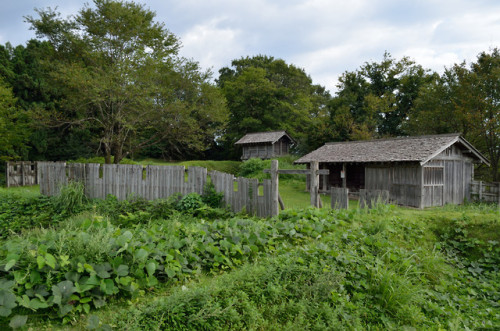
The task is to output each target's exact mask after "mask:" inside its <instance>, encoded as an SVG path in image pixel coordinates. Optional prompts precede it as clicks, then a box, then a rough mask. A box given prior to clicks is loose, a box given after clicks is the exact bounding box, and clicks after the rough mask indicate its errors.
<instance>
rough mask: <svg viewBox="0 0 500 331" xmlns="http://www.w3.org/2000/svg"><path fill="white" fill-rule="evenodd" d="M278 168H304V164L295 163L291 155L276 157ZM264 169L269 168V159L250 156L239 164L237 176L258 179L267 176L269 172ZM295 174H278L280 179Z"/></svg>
mask: <svg viewBox="0 0 500 331" xmlns="http://www.w3.org/2000/svg"><path fill="white" fill-rule="evenodd" d="M277 160H278V164H279V168H280V169H304V168H305V166H304V165H295V164H294V163H293V162H294V161H295V160H296V158H295V157H293V156H284V157H280V158H278V159H277ZM264 169H271V160H261V159H259V158H251V159H248V160H246V161H244V162H243V163H241V165H240V170H239V172H238V176H241V177H249V178H258V179H260V180H262V179H265V178H269V174H264ZM293 178H297V176H296V175H280V179H293ZM304 178H305V177H304Z"/></svg>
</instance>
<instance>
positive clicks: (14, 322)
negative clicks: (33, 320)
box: [9, 315, 28, 329]
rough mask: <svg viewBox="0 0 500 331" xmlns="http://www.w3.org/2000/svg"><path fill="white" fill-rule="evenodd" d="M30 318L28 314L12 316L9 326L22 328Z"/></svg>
mask: <svg viewBox="0 0 500 331" xmlns="http://www.w3.org/2000/svg"><path fill="white" fill-rule="evenodd" d="M27 320H28V316H26V315H16V316H14V317H12V319H11V320H10V322H9V326H10V327H11V328H13V329H19V328H22V327H23V326H24V325H25V324H26V321H27Z"/></svg>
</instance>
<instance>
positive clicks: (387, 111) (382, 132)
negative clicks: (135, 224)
mask: <svg viewBox="0 0 500 331" xmlns="http://www.w3.org/2000/svg"><path fill="white" fill-rule="evenodd" d="M432 77H433V75H432V74H430V73H429V72H428V71H426V70H424V69H423V68H422V67H421V66H420V65H417V64H415V62H413V61H411V60H410V59H409V58H407V57H403V58H402V59H401V60H399V61H397V60H395V59H393V58H392V57H391V55H390V54H389V53H385V54H384V58H383V60H382V61H381V62H380V63H377V62H371V63H368V62H367V63H365V64H364V65H363V66H361V68H360V69H358V70H356V71H354V72H345V73H344V74H342V75H341V77H340V78H339V84H338V85H337V87H338V92H337V95H336V96H335V98H334V99H333V100H332V101H331V102H330V104H329V105H328V108H329V114H330V116H329V126H328V127H329V128H330V130H329V131H330V134H331V139H332V140H339V141H342V140H359V139H369V138H372V137H375V136H400V135H405V134H407V132H406V131H405V126H404V123H405V121H406V120H407V117H408V115H409V114H410V113H411V111H412V109H413V104H414V101H415V99H416V98H417V97H418V92H419V90H420V88H421V87H422V86H425V85H426V84H428V83H429V81H430V80H431V79H432Z"/></svg>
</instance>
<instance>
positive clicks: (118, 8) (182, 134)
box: [27, 0, 227, 163]
mask: <svg viewBox="0 0 500 331" xmlns="http://www.w3.org/2000/svg"><path fill="white" fill-rule="evenodd" d="M93 5H94V6H93V7H90V6H89V5H86V6H85V7H84V8H82V9H81V10H80V11H79V12H78V14H77V15H76V16H74V17H69V18H67V19H63V18H61V17H60V14H58V13H57V12H55V11H53V10H51V9H47V10H37V13H38V14H39V17H38V18H33V17H27V20H28V22H30V23H31V25H32V28H33V29H34V30H35V31H36V33H37V36H38V37H40V38H45V39H47V40H48V42H49V43H50V44H51V46H52V47H53V48H54V50H55V51H54V53H53V56H51V57H50V58H49V59H48V65H50V66H51V68H52V71H51V75H50V78H51V79H52V82H53V83H54V84H56V86H57V87H58V89H59V90H60V91H61V92H62V95H63V98H62V99H61V102H60V107H59V108H56V109H49V110H47V109H45V113H44V114H43V116H42V117H43V118H44V119H45V120H47V123H50V124H51V125H57V124H59V125H70V126H75V125H77V126H80V127H84V128H86V129H88V130H90V131H91V133H92V136H93V137H94V139H95V140H96V141H95V144H96V145H97V146H98V147H99V148H100V149H101V150H102V151H103V154H104V155H105V158H106V162H111V159H112V157H114V162H115V163H118V162H120V160H121V159H122V158H123V157H125V156H127V155H129V154H133V153H136V152H138V151H140V150H141V149H143V148H146V147H148V146H153V145H159V144H161V143H165V142H168V143H169V144H170V145H171V146H175V148H171V149H170V150H168V152H169V153H172V152H173V151H176V152H180V153H182V151H183V150H194V151H199V150H202V149H204V148H206V147H207V141H210V140H211V139H212V140H213V139H215V135H216V131H217V130H215V129H214V126H217V125H222V124H223V123H224V122H225V120H226V117H227V114H226V109H225V104H224V102H223V101H221V96H220V94H219V93H218V91H217V90H216V87H215V86H213V85H211V84H210V82H209V79H210V73H209V72H201V70H200V69H199V67H198V65H197V63H195V62H192V61H188V60H186V59H183V58H181V57H180V56H179V55H178V50H179V48H180V42H179V40H178V38H177V37H176V36H175V35H173V34H172V33H170V32H169V31H168V30H167V29H166V28H165V27H164V25H163V24H161V23H158V22H155V21H154V17H155V13H154V12H152V11H150V10H149V9H146V8H145V7H144V6H143V5H140V4H136V3H133V2H118V1H108V0H95V1H94V3H93ZM201 119H203V120H201Z"/></svg>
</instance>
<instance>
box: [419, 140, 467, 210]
mask: <svg viewBox="0 0 500 331" xmlns="http://www.w3.org/2000/svg"><path fill="white" fill-rule="evenodd" d="M423 171H424V199H423V207H430V206H442V205H445V204H447V203H450V204H462V203H464V201H465V200H466V199H467V200H470V198H471V183H472V177H473V174H474V165H473V160H472V158H470V157H468V156H467V155H465V154H464V153H463V152H462V151H461V150H460V148H458V147H457V146H456V145H453V146H451V147H449V148H447V149H446V150H445V151H443V152H442V153H441V154H439V155H437V156H436V157H435V158H434V159H432V160H431V161H429V162H428V163H426V164H425V165H424V170H423Z"/></svg>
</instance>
